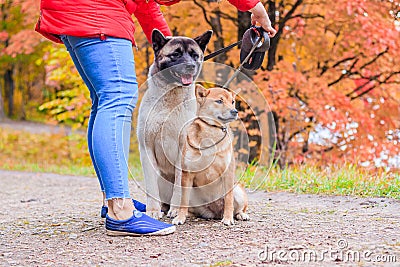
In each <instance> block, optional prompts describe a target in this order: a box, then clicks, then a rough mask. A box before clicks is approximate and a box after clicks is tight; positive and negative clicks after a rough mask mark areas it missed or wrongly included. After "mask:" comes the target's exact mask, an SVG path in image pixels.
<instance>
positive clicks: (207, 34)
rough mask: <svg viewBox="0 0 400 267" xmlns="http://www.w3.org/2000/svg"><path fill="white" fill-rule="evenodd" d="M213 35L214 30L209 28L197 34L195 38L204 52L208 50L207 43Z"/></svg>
mask: <svg viewBox="0 0 400 267" xmlns="http://www.w3.org/2000/svg"><path fill="white" fill-rule="evenodd" d="M212 35H213V31H211V30H209V31H206V32H205V33H203V34H202V35H200V36H197V37H196V38H194V39H193V40H195V41H196V43H197V44H198V45H199V46H200V49H201V50H202V51H203V52H204V51H206V47H207V44H208V43H209V42H210V39H211V36H212Z"/></svg>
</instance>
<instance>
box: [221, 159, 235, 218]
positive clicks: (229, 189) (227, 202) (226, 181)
mask: <svg viewBox="0 0 400 267" xmlns="http://www.w3.org/2000/svg"><path fill="white" fill-rule="evenodd" d="M234 160H235V159H234V158H233V157H232V160H231V163H230V165H229V167H228V169H227V170H226V172H225V173H224V174H223V176H222V183H223V188H224V193H225V196H224V215H223V217H222V223H223V224H225V225H233V224H235V221H234V219H233V209H234V207H233V205H234V198H233V186H234V181H235V163H234Z"/></svg>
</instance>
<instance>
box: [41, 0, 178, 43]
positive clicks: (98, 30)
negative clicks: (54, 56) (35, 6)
mask: <svg viewBox="0 0 400 267" xmlns="http://www.w3.org/2000/svg"><path fill="white" fill-rule="evenodd" d="M131 14H134V15H135V17H136V18H137V19H138V21H139V23H140V25H141V26H142V28H143V31H144V33H145V34H146V37H147V39H148V40H151V32H152V31H153V29H154V28H157V29H159V30H160V31H161V32H162V33H163V34H164V35H167V36H169V35H171V31H170V30H169V28H168V25H167V23H166V21H165V19H164V17H163V15H162V13H161V11H160V7H159V6H158V4H157V3H156V2H154V0H96V1H93V0H62V1H60V0H42V1H41V5H40V18H39V20H38V22H37V24H36V28H35V30H36V31H37V32H39V33H41V34H42V35H43V36H45V37H46V38H48V39H50V40H52V41H55V42H57V43H62V41H61V39H60V37H59V35H62V34H66V35H72V36H77V37H97V36H98V37H100V38H102V37H106V36H113V37H118V38H124V39H128V40H131V41H132V43H133V44H135V41H134V38H133V33H134V32H135V26H134V24H133V20H132V17H131Z"/></svg>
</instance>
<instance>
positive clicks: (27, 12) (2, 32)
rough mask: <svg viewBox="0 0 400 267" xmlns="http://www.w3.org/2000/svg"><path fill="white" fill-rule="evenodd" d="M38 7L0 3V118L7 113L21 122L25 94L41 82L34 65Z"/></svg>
mask: <svg viewBox="0 0 400 267" xmlns="http://www.w3.org/2000/svg"><path fill="white" fill-rule="evenodd" d="M38 5H39V3H38V2H37V1H34V0H27V1H17V0H14V1H12V0H7V1H0V19H1V26H0V66H1V70H0V84H1V87H2V90H1V91H2V97H0V101H1V103H0V116H4V110H7V113H8V116H14V115H16V114H18V116H17V117H22V118H23V117H24V108H25V106H26V104H27V101H28V96H29V93H30V92H29V90H30V88H31V87H32V86H33V84H34V83H36V82H38V80H40V79H41V78H42V77H40V70H37V65H36V63H35V61H36V60H38V59H40V57H41V53H40V48H39V46H40V37H39V36H38V35H37V34H36V33H35V32H34V30H33V25H34V23H35V21H36V18H37V15H38V12H39V6H38ZM37 48H38V50H35V49H37ZM36 51H39V53H38V54H37V53H35V52H36ZM35 74H36V75H35ZM16 102H18V103H19V105H18V108H19V109H18V110H16V108H15V103H16ZM5 104H6V105H5Z"/></svg>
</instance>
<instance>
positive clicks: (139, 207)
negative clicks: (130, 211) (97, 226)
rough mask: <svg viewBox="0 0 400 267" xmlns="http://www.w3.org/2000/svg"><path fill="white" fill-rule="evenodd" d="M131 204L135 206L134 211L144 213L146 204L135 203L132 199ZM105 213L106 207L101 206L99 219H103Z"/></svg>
mask: <svg viewBox="0 0 400 267" xmlns="http://www.w3.org/2000/svg"><path fill="white" fill-rule="evenodd" d="M132 202H133V205H134V206H135V209H137V210H138V211H141V212H146V204H143V203H142V202H140V201H137V200H136V199H133V198H132ZM107 213H108V207H107V206H102V207H101V212H100V216H101V218H105V217H106V215H107Z"/></svg>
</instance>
